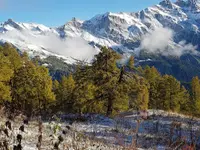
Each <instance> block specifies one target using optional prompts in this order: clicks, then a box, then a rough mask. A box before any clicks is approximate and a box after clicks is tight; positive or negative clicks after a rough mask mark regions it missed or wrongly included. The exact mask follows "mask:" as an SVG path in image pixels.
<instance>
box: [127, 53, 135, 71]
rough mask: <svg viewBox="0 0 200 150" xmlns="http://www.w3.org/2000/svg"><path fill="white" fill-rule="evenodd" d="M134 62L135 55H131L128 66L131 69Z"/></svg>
mask: <svg viewBox="0 0 200 150" xmlns="http://www.w3.org/2000/svg"><path fill="white" fill-rule="evenodd" d="M134 63H135V60H134V57H133V56H131V57H130V58H129V61H128V68H129V69H130V70H133V69H134Z"/></svg>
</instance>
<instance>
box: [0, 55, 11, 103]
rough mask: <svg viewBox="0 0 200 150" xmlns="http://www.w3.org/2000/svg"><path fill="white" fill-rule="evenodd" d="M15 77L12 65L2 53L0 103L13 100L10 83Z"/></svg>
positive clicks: (0, 56)
mask: <svg viewBox="0 0 200 150" xmlns="http://www.w3.org/2000/svg"><path fill="white" fill-rule="evenodd" d="M12 76H13V70H12V69H11V63H10V61H9V60H8V58H6V57H5V56H4V55H3V54H2V52H0V103H2V102H5V101H7V100H9V101H10V100H11V95H10V94H11V89H10V86H9V82H10V80H11V78H12Z"/></svg>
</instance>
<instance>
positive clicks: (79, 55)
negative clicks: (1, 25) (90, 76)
mask: <svg viewBox="0 0 200 150" xmlns="http://www.w3.org/2000/svg"><path fill="white" fill-rule="evenodd" d="M0 39H4V40H5V41H10V42H12V43H13V44H15V45H16V44H18V45H22V44H23V45H24V47H27V46H28V45H33V46H37V47H40V48H41V47H42V48H44V49H46V50H48V51H50V52H53V53H56V54H59V55H62V56H65V57H72V58H74V59H77V60H84V61H91V60H92V59H93V57H94V55H96V54H97V53H98V50H97V49H95V48H93V47H92V46H90V45H89V44H88V43H87V42H86V41H85V40H84V39H82V38H67V39H61V38H60V37H59V36H58V35H57V34H55V33H47V34H44V35H42V34H39V35H35V34H32V33H30V32H28V31H26V30H25V31H20V32H19V31H17V30H11V31H8V32H6V33H4V34H1V35H0ZM37 47H36V48H35V49H36V50H37Z"/></svg>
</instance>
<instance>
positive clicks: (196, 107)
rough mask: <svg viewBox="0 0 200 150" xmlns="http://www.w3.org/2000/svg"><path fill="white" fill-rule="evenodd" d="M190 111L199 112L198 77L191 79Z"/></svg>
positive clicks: (199, 90) (199, 93) (199, 82)
mask: <svg viewBox="0 0 200 150" xmlns="http://www.w3.org/2000/svg"><path fill="white" fill-rule="evenodd" d="M191 86H192V93H191V99H192V110H193V111H192V113H193V114H195V115H197V114H200V80H199V78H198V77H194V78H193V79H192V83H191Z"/></svg>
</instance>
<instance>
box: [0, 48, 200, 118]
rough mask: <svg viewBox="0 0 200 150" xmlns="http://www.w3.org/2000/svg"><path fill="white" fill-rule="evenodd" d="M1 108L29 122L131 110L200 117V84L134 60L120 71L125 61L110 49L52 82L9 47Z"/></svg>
mask: <svg viewBox="0 0 200 150" xmlns="http://www.w3.org/2000/svg"><path fill="white" fill-rule="evenodd" d="M0 57H1V59H0V63H1V65H0V69H1V71H0V100H1V101H0V102H1V105H2V106H6V108H7V109H8V110H10V111H11V112H13V113H14V112H17V111H21V112H23V113H25V114H27V115H29V116H32V115H38V114H42V115H45V114H47V112H48V114H50V113H56V112H58V111H61V112H64V113H80V114H82V113H100V114H106V115H108V116H112V115H115V114H117V113H120V112H123V111H127V110H147V109H161V110H166V111H172V112H181V113H187V114H192V115H199V114H200V99H199V97H200V95H199V93H200V81H199V79H198V77H194V78H193V80H192V81H191V85H190V88H188V89H189V90H186V88H185V87H184V86H182V85H181V83H180V82H179V81H178V80H177V79H175V78H174V77H173V76H171V75H161V74H160V73H159V72H158V71H157V70H156V68H154V67H149V66H146V67H145V68H144V69H143V68H142V67H135V66H134V57H130V58H129V60H128V61H127V62H126V63H125V64H124V65H121V64H120V63H119V60H120V59H121V56H120V55H119V54H117V53H116V52H114V51H112V50H111V49H108V48H106V47H102V48H101V52H100V53H99V54H98V55H96V56H95V59H94V61H93V62H92V64H84V65H83V64H81V63H80V64H79V65H77V67H76V69H75V70H74V73H72V74H70V75H68V76H62V79H61V80H59V81H57V80H52V78H51V76H50V75H49V71H48V69H47V68H45V67H44V66H40V65H38V62H37V59H34V60H30V59H29V58H28V56H27V54H26V53H23V54H21V55H20V54H18V52H17V51H16V49H15V48H13V47H12V46H11V45H9V44H5V45H4V46H2V47H1V49H0Z"/></svg>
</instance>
